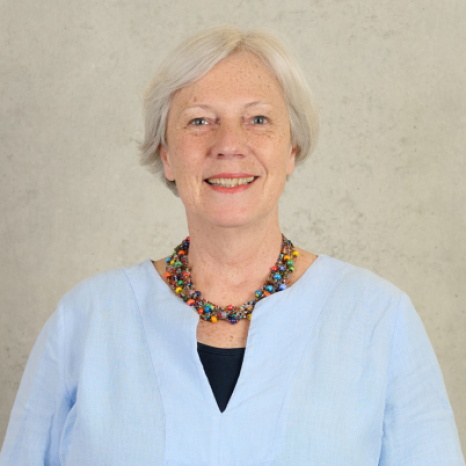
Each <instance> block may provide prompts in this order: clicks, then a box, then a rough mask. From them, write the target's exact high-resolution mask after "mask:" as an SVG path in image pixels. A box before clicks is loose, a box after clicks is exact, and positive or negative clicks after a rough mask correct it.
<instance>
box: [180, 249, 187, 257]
mask: <svg viewBox="0 0 466 466" xmlns="http://www.w3.org/2000/svg"><path fill="white" fill-rule="evenodd" d="M185 254H186V251H183V250H182V249H181V250H180V251H178V255H179V256H184V255H185Z"/></svg>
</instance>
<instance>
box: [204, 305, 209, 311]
mask: <svg viewBox="0 0 466 466" xmlns="http://www.w3.org/2000/svg"><path fill="white" fill-rule="evenodd" d="M204 311H205V312H210V305H209V304H207V306H204Z"/></svg>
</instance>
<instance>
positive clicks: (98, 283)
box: [0, 254, 465, 466]
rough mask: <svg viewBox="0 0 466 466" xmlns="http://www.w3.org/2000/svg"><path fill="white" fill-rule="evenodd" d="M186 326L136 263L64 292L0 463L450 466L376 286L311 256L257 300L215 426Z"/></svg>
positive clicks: (426, 373)
mask: <svg viewBox="0 0 466 466" xmlns="http://www.w3.org/2000/svg"><path fill="white" fill-rule="evenodd" d="M198 321H199V316H198V315H197V314H196V313H195V312H194V311H193V308H191V307H189V306H187V305H186V304H185V303H184V302H183V301H182V300H181V299H180V298H179V297H178V296H176V295H175V294H174V293H173V291H172V290H171V289H170V288H169V286H168V285H167V284H166V283H165V282H164V281H163V279H162V278H161V277H160V276H159V275H158V273H157V271H156V270H155V268H154V266H153V264H152V262H151V260H149V259H148V260H146V261H144V262H142V263H140V264H137V265H134V266H132V267H126V268H119V269H113V270H109V271H107V272H104V273H100V274H97V275H95V276H93V277H90V278H88V279H85V280H83V281H82V282H80V283H79V284H78V285H76V286H75V287H74V288H73V289H72V290H71V291H70V292H68V293H67V294H65V296H64V297H63V298H62V299H61V300H60V302H59V304H58V307H57V309H56V311H55V312H54V313H53V314H52V316H51V317H50V319H49V320H48V321H47V323H46V324H45V326H44V328H43V330H42V332H41V333H40V336H39V338H38V340H37V342H36V344H35V346H34V349H33V351H32V353H31V356H30V358H29V361H28V363H27V366H26V369H25V372H24V375H23V378H22V381H21V385H20V388H19V391H18V394H17V397H16V400H15V404H14V407H13V410H12V413H11V417H10V423H9V426H8V431H7V434H6V438H5V441H4V445H3V449H2V452H1V455H0V465H1V466H20V465H21V466H35V465H62V466H85V465H92V466H94V465H99V466H104V465H106V466H114V465H115V466H116V465H121V466H123V465H124V466H130V465H138V466H139V465H164V466H290V465H292V466H311V465H316V466H330V465H332V466H333V465H345V466H369V465H371V466H376V465H379V466H414V465H419V466H421V465H422V466H429V465H430V466H460V465H463V466H464V464H465V463H464V457H463V455H462V452H461V447H460V443H459V437H458V431H457V428H456V425H455V420H454V415H453V412H452V409H451V406H450V402H449V399H448V395H447V392H446V389H445V385H444V381H443V377H442V373H441V370H440V367H439V364H438V361H437V358H436V356H435V353H434V350H433V348H432V345H431V343H430V341H429V338H428V336H427V334H426V331H425V329H424V326H423V324H422V321H421V319H420V317H419V315H418V314H417V313H416V311H415V309H414V308H413V305H412V303H411V301H410V299H409V298H408V297H407V295H406V294H405V293H404V292H402V291H400V290H399V289H398V288H397V287H395V286H394V285H392V284H391V283H389V282H388V281H386V280H384V279H382V278H380V277H378V276H377V275H375V274H373V273H371V272H369V271H367V270H365V269H362V268H359V267H355V266H353V265H350V264H347V263H344V262H342V261H339V260H337V259H334V258H331V257H329V256H325V255H322V254H321V255H319V256H318V258H317V260H316V261H315V262H314V263H313V264H312V265H311V266H310V267H309V268H308V269H307V270H306V272H305V273H304V275H303V276H301V278H300V279H299V280H298V281H297V282H296V283H295V284H294V285H292V286H291V287H289V288H288V289H286V290H285V291H282V292H279V293H276V294H273V295H271V296H269V297H267V298H265V299H262V300H261V301H259V302H258V303H257V304H256V306H255V309H254V312H253V314H252V320H251V325H250V328H249V333H248V339H247V344H246V349H245V353H244V360H243V364H242V367H241V372H240V375H239V379H238V381H237V383H236V386H235V388H234V391H233V394H232V396H231V398H230V400H229V402H228V405H227V407H226V409H225V411H223V412H220V410H219V406H218V405H217V402H216V400H215V397H214V395H213V393H212V389H211V387H210V385H209V381H208V379H207V376H206V373H205V371H204V368H203V366H202V363H201V361H200V358H199V355H198V352H197V338H196V328H197V323H198ZM212 325H215V324H212Z"/></svg>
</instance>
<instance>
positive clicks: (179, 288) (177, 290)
mask: <svg viewBox="0 0 466 466" xmlns="http://www.w3.org/2000/svg"><path fill="white" fill-rule="evenodd" d="M182 290H183V287H182V286H177V287H176V290H175V291H176V293H177V294H180V293H181V291H182Z"/></svg>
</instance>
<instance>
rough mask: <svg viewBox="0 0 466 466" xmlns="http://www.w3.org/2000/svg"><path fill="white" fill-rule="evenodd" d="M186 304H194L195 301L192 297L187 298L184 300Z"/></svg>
mask: <svg viewBox="0 0 466 466" xmlns="http://www.w3.org/2000/svg"><path fill="white" fill-rule="evenodd" d="M186 304H187V305H188V306H194V304H195V301H194V299H188V300H187V301H186Z"/></svg>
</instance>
